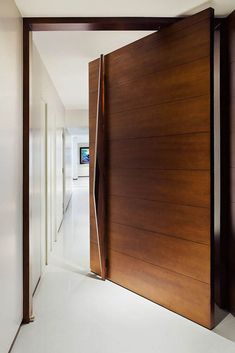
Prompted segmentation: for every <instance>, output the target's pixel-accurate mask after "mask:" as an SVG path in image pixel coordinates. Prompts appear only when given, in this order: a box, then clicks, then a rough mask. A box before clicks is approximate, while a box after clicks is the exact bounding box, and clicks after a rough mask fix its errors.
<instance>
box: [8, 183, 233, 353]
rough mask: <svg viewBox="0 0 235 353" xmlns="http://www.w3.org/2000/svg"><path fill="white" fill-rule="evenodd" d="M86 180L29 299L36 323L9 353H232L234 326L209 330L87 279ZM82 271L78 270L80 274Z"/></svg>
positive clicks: (76, 191) (22, 333)
mask: <svg viewBox="0 0 235 353" xmlns="http://www.w3.org/2000/svg"><path fill="white" fill-rule="evenodd" d="M88 255H89V241H88V181H87V180H85V179H81V180H80V181H78V183H77V186H76V187H75V189H74V193H73V197H72V200H71V203H70V206H69V209H68V211H67V213H66V215H65V219H64V222H63V225H62V228H61V232H60V234H59V237H58V242H57V244H56V246H55V250H54V253H53V256H52V259H51V260H52V262H53V264H51V265H50V266H48V269H47V271H46V273H45V275H44V276H43V278H42V281H41V283H40V286H39V287H38V290H37V292H36V294H35V297H34V311H35V316H36V319H35V322H34V323H32V324H30V325H26V326H23V327H22V328H21V331H20V333H19V336H18V338H17V340H16V343H15V346H14V348H13V350H12V352H13V353H78V352H79V353H145V352H146V353H153V352H154V353H172V352H174V353H184V352H185V353H204V352H205V353H220V352H221V353H232V352H233V353H234V352H235V343H234V342H232V341H230V340H229V339H226V338H224V337H222V336H221V335H227V337H229V338H231V339H234V340H235V320H234V318H232V316H229V317H228V318H227V319H226V320H225V321H224V322H223V323H222V324H221V325H220V326H218V327H217V328H216V330H215V332H213V331H209V330H206V329H204V328H203V327H201V326H199V325H196V324H194V323H192V322H191V321H189V320H187V319H184V318H182V317H181V316H179V315H176V314H174V313H172V312H170V311H168V310H166V309H164V308H162V307H160V306H158V305H156V304H154V303H152V302H150V301H148V300H146V299H144V298H142V297H140V296H138V295H135V294H134V293H132V292H129V291H128V290H125V289H124V288H121V287H119V286H117V285H115V284H113V283H111V282H108V281H106V282H103V281H100V280H99V279H97V278H95V277H93V276H92V275H89V274H88V273H87V271H86V269H87V267H88V266H89V259H88ZM82 267H83V268H84V271H83V270H81V268H82Z"/></svg>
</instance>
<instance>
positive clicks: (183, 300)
mask: <svg viewBox="0 0 235 353" xmlns="http://www.w3.org/2000/svg"><path fill="white" fill-rule="evenodd" d="M109 260H110V267H109V274H108V278H110V279H111V280H112V281H113V282H115V283H118V284H121V285H122V286H124V287H126V288H128V289H130V290H132V291H134V292H136V293H139V294H140V295H142V296H144V297H147V298H148V299H150V300H152V301H154V302H156V303H158V304H160V305H163V306H165V307H166V308H168V309H170V310H172V311H175V312H177V313H180V314H181V315H184V316H185V317H188V318H190V319H191V320H194V321H196V322H200V323H201V324H202V325H204V326H207V327H211V323H210V322H209V321H208V317H210V286H209V285H208V284H206V283H202V282H199V281H196V280H194V279H192V278H190V277H186V276H183V275H180V274H176V273H174V272H172V271H168V270H165V269H162V268H159V267H157V266H154V265H152V264H149V263H146V262H144V261H141V260H138V259H135V258H133V257H130V256H126V255H124V254H121V253H118V252H115V251H114V250H110V251H109ZM176 283H177V285H176Z"/></svg>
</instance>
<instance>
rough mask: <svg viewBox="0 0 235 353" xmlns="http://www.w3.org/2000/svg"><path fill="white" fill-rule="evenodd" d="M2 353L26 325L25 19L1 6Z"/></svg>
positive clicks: (9, 1) (7, 3)
mask: <svg viewBox="0 0 235 353" xmlns="http://www.w3.org/2000/svg"><path fill="white" fill-rule="evenodd" d="M0 52H1V54H0V84H1V87H0V165H1V173H0V195H1V198H0V224H1V227H0V353H6V352H8V350H9V348H10V345H11V343H12V341H13V339H14V336H15V334H16V332H17V330H18V328H19V325H20V323H21V320H22V19H21V18H20V15H19V12H18V10H17V8H16V6H15V4H14V1H13V0H1V1H0Z"/></svg>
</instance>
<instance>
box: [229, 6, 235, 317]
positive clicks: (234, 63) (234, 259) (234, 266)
mask: <svg viewBox="0 0 235 353" xmlns="http://www.w3.org/2000/svg"><path fill="white" fill-rule="evenodd" d="M228 34H229V42H228V48H229V73H230V130H229V131H230V137H229V139H230V186H231V188H230V221H231V222H230V239H229V309H230V311H232V313H233V314H235V12H233V13H232V15H230V17H229V21H228Z"/></svg>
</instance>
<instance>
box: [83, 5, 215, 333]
mask: <svg viewBox="0 0 235 353" xmlns="http://www.w3.org/2000/svg"><path fill="white" fill-rule="evenodd" d="M212 22H213V10H211V9H208V10H206V11H204V12H202V13H200V14H198V15H195V16H192V17H189V18H187V19H184V20H182V21H179V22H177V23H175V24H173V25H171V26H169V27H168V28H165V29H163V30H162V31H159V32H158V33H154V34H152V35H150V36H148V37H145V38H143V39H141V40H139V41H137V42H134V43H132V44H130V45H128V46H125V47H123V48H121V49H118V50H116V51H114V52H112V53H110V54H108V55H106V56H105V66H106V124H107V126H106V139H107V147H108V151H107V152H108V161H107V234H106V236H107V242H108V244H107V245H108V278H109V279H110V280H112V281H113V282H116V283H118V284H120V285H122V286H124V287H126V288H128V289H130V290H132V291H134V292H136V293H138V294H140V295H142V296H144V297H146V298H148V299H150V300H152V301H154V302H156V303H158V304H160V305H163V306H165V307H166V308H169V309H171V310H173V311H175V312H177V313H179V314H181V315H183V316H185V317H187V318H189V319H191V320H193V321H196V322H198V323H200V324H201V325H204V326H206V327H209V328H211V327H213V326H214V313H213V305H212V303H213V293H212V283H211V274H212V272H213V269H212V267H211V248H212V241H213V222H214V220H213V217H214V214H213V204H212V195H213V184H212V180H213V149H212V136H213V129H212V119H213V109H212V103H213V98H212V92H211V87H212V72H213V62H212V53H213V43H212V35H211V29H212ZM95 73H96V74H95ZM97 77H98V61H93V62H92V63H90V114H89V115H90V144H91V169H92V158H93V157H92V149H93V147H94V140H95V138H94V136H95V134H94V131H95V115H96V103H97ZM91 185H92V178H91ZM91 197H92V195H91ZM93 229H94V225H93V221H92V212H91V269H92V270H93V272H96V273H97V272H98V269H99V266H98V265H97V263H98V255H97V241H96V236H95V233H94V230H93Z"/></svg>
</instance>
